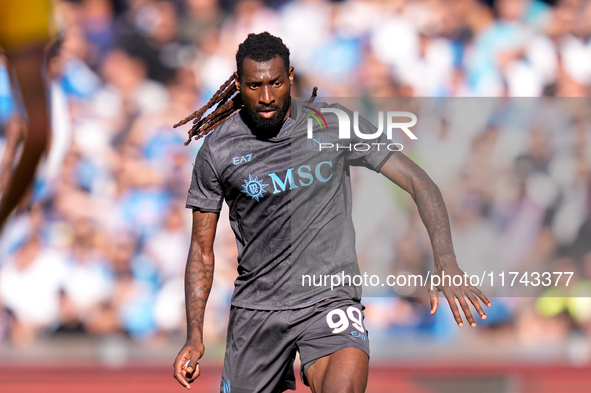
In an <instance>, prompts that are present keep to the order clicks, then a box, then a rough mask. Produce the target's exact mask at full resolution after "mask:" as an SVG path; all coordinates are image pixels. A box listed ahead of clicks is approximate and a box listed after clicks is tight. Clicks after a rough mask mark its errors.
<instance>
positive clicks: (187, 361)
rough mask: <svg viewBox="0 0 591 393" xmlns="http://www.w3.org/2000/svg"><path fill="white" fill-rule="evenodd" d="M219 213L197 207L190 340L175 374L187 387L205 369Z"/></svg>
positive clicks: (188, 278)
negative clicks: (206, 327)
mask: <svg viewBox="0 0 591 393" xmlns="http://www.w3.org/2000/svg"><path fill="white" fill-rule="evenodd" d="M218 218H219V214H218V213H208V212H200V211H198V210H193V229H192V231H191V246H190V247H189V256H188V257H187V266H186V269H185V304H186V310H187V341H186V343H185V345H184V346H183V348H182V349H181V350H180V352H179V354H178V355H177V357H176V359H175V361H174V365H173V366H174V377H175V378H176V380H177V381H179V383H180V384H181V385H183V386H184V387H186V388H187V389H191V386H190V385H189V384H190V383H191V382H193V381H194V380H195V379H197V377H198V376H199V374H200V373H201V370H200V368H199V363H198V361H199V359H200V358H201V357H202V356H203V353H204V352H205V346H204V345H203V317H204V315H205V305H206V304H207V298H208V297H209V292H210V290H211V284H212V282H213V268H214V255H213V240H214V238H215V231H216V227H217V222H218Z"/></svg>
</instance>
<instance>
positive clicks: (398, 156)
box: [380, 152, 490, 327]
mask: <svg viewBox="0 0 591 393" xmlns="http://www.w3.org/2000/svg"><path fill="white" fill-rule="evenodd" d="M380 172H381V173H382V174H383V175H384V176H386V177H387V178H388V179H390V180H391V181H393V182H394V183H396V184H397V185H398V186H400V187H401V188H402V189H404V190H405V191H406V192H408V193H409V194H410V195H411V196H412V198H413V199H414V201H415V203H416V205H417V208H418V211H419V215H420V216H421V219H422V220H423V223H424V224H425V227H426V228H427V232H428V233H429V238H430V239H431V246H432V248H433V256H434V265H435V266H434V273H433V275H437V276H441V274H442V273H443V272H445V275H449V276H451V277H454V276H456V275H458V276H462V277H463V276H464V272H463V271H462V270H461V269H460V268H459V266H458V263H457V261H456V256H455V253H454V250H453V243H452V240H451V230H450V226H449V218H448V216H447V209H446V208H445V203H444V202H443V197H442V196H441V192H440V191H439V188H438V187H437V185H435V183H434V182H433V180H431V178H430V177H429V176H428V175H427V174H426V173H425V171H424V170H423V169H421V168H420V167H419V166H418V165H417V164H415V163H414V162H413V161H412V160H411V159H409V158H408V157H406V156H405V155H404V154H403V153H402V152H396V153H394V154H393V155H392V156H391V157H390V158H389V159H388V161H387V162H386V163H385V164H384V166H383V167H382V168H381V170H380ZM442 281H445V280H442ZM463 281H464V280H463ZM444 284H449V283H445V282H444V283H442V285H439V286H434V287H430V288H429V297H430V300H431V315H433V314H435V312H436V311H437V308H438V306H439V297H438V296H439V291H441V292H443V295H444V296H445V298H446V299H447V301H448V303H449V306H450V308H451V311H452V313H453V315H454V318H455V320H456V322H457V324H458V326H460V327H462V326H463V322H462V316H461V315H460V310H459V308H458V305H457V302H459V304H460V306H461V308H462V310H463V312H464V314H465V316H466V319H467V320H468V323H469V324H470V326H472V327H474V326H476V322H475V321H474V317H473V316H472V313H471V311H470V306H469V305H468V302H467V301H466V298H468V300H469V301H470V302H471V303H472V305H473V306H474V308H475V309H476V311H478V314H480V317H481V318H482V319H486V314H485V313H484V310H483V309H482V307H481V305H480V302H479V301H478V299H480V300H481V301H482V302H483V303H484V304H486V305H487V306H488V307H490V301H489V300H488V298H487V297H486V296H485V295H484V294H483V293H482V292H481V291H480V290H479V289H478V288H476V287H474V286H472V285H470V283H469V282H468V283H467V284H468V285H465V284H466V283H465V282H462V285H459V286H455V285H444ZM456 300H457V302H456Z"/></svg>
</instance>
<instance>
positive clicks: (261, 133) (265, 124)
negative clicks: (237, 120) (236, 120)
mask: <svg viewBox="0 0 591 393" xmlns="http://www.w3.org/2000/svg"><path fill="white" fill-rule="evenodd" d="M290 105H291V97H290V96H287V98H286V100H285V103H284V104H283V106H282V107H281V108H280V107H279V106H277V105H275V104H271V105H259V106H257V107H256V108H254V109H253V108H251V107H249V106H247V105H244V107H243V108H242V110H241V111H240V116H242V120H243V121H244V123H246V125H247V126H248V127H249V128H250V130H251V131H252V133H253V134H254V135H255V136H256V137H257V138H260V139H269V138H273V137H275V136H277V134H279V131H281V126H283V120H284V118H285V114H286V113H287V110H288V109H289V106H290ZM269 110H274V111H276V112H275V115H274V116H273V117H271V118H270V119H265V118H264V117H261V116H260V115H259V112H261V111H269Z"/></svg>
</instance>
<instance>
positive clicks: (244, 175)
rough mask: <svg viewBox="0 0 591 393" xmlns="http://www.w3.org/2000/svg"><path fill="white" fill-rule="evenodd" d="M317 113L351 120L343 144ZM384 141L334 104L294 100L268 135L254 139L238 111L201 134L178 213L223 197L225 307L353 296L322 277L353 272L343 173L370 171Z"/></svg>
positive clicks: (211, 205) (356, 294) (289, 305)
mask: <svg viewBox="0 0 591 393" xmlns="http://www.w3.org/2000/svg"><path fill="white" fill-rule="evenodd" d="M323 108H325V110H324V112H323V111H322V110H323ZM326 109H333V110H334V109H336V110H339V111H340V114H341V115H346V116H347V117H348V118H349V119H350V121H349V122H348V123H349V124H348V126H349V127H350V128H351V129H349V130H348V131H349V134H350V139H342V138H341V139H339V126H343V125H342V124H341V123H340V122H339V116H337V115H336V114H335V113H330V112H327V110H326ZM341 117H342V116H341ZM354 120H355V121H356V122H355V123H354ZM344 124H345V125H347V124H346V122H345V123H344ZM354 124H356V125H357V128H358V130H360V131H361V132H363V134H365V135H369V134H374V135H378V134H379V135H378V136H375V137H373V139H361V138H360V137H358V136H357V134H356V133H355V132H354V129H353V128H354ZM309 128H311V134H312V138H309V137H308V130H309ZM330 145H333V146H332V147H330ZM391 145H392V142H391V141H390V140H388V139H387V138H386V136H385V135H383V134H380V133H376V127H375V126H373V125H372V124H371V123H370V122H369V121H367V120H365V119H364V118H362V117H359V118H357V117H355V118H354V115H353V113H352V112H351V111H349V110H348V109H346V108H344V107H342V106H340V105H338V104H333V105H327V104H325V103H310V104H304V103H301V102H298V101H295V100H292V104H291V114H290V117H289V118H288V119H287V120H286V121H285V122H284V124H283V126H282V128H281V130H280V132H279V133H278V135H277V136H276V137H273V138H271V139H267V140H262V139H258V138H257V137H256V136H255V135H254V134H253V133H252V132H251V131H250V129H249V128H248V126H247V125H246V124H245V123H244V122H243V121H242V118H241V116H240V115H234V116H233V117H232V118H230V119H228V120H227V121H226V122H225V123H224V124H223V125H222V126H220V127H219V128H218V129H216V130H215V131H214V132H212V133H210V134H209V135H208V136H207V137H205V139H204V142H203V145H202V147H201V149H200V150H199V152H198V154H197V157H196V160H195V166H194V170H193V177H192V181H191V186H190V189H189V194H188V198H187V207H188V208H192V209H198V210H200V211H204V212H219V211H220V209H221V207H222V203H223V201H224V200H225V201H226V203H227V205H228V207H229V217H230V225H231V227H232V230H233V231H234V234H235V236H236V243H237V246H238V277H237V279H236V281H235V288H234V293H233V296H232V304H233V305H235V306H238V307H245V308H251V309H262V310H277V309H294V308H299V307H305V306H309V305H311V304H315V303H317V302H318V301H319V300H320V299H325V298H348V299H351V298H352V299H360V298H361V288H360V287H358V286H355V285H353V284H352V283H351V285H349V283H348V282H347V283H346V284H347V285H344V286H339V287H336V288H332V289H331V288H330V281H328V282H326V280H325V279H323V278H324V277H327V276H329V275H349V276H353V275H356V274H359V266H358V263H357V256H356V252H355V232H354V228H353V222H352V219H351V204H352V201H351V181H350V171H349V168H350V166H352V165H355V166H365V167H367V168H370V169H373V170H375V171H379V170H380V168H381V167H382V165H383V164H384V163H385V162H386V161H387V160H388V158H389V157H390V155H391V154H392V153H393V152H392V150H393V149H392V150H390V149H389V148H387V146H391ZM337 147H338V148H337ZM368 147H369V149H368Z"/></svg>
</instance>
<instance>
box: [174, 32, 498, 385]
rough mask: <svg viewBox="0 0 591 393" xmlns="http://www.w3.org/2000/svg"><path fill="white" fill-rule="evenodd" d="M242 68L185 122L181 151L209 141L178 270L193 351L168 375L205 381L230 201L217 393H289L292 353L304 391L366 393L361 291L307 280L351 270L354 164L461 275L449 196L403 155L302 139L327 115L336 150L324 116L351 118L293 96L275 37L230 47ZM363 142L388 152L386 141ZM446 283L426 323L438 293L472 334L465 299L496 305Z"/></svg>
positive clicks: (440, 261)
mask: <svg viewBox="0 0 591 393" xmlns="http://www.w3.org/2000/svg"><path fill="white" fill-rule="evenodd" d="M236 63H237V71H236V72H235V73H234V75H233V76H232V77H231V78H230V79H229V80H228V81H227V82H226V83H224V85H222V86H221V88H220V90H219V91H218V92H217V93H216V94H215V95H214V97H212V99H211V100H210V101H209V102H208V103H207V105H205V106H204V107H203V108H201V109H199V110H198V111H196V112H195V113H193V114H192V115H191V116H189V117H187V118H186V119H184V120H183V121H181V122H180V123H179V125H180V124H184V123H186V122H188V121H190V120H193V121H194V126H193V128H192V129H191V131H190V132H189V140H188V141H187V143H189V142H190V141H191V139H193V138H200V137H202V136H204V135H206V134H208V133H210V132H211V131H212V130H215V131H214V132H211V133H210V134H209V135H208V136H207V137H206V138H205V139H204V142H203V146H202V147H201V149H200V150H199V153H198V154H197V158H196V161H195V167H194V171H193V178H192V182H191V187H190V189H189V195H188V198H187V207H189V208H191V209H193V228H192V238H191V246H190V249H189V256H188V260H187V267H186V272H185V297H186V307H187V341H186V343H185V345H184V346H183V348H182V349H181V351H180V352H179V354H178V356H177V358H176V360H175V362H174V376H175V378H176V379H177V380H178V381H179V382H180V383H181V384H182V385H183V386H185V387H186V388H188V389H190V385H189V384H190V383H191V382H193V381H194V380H195V379H196V378H197V377H198V376H199V374H200V368H199V363H198V361H199V359H200V358H201V356H202V355H203V352H204V350H205V347H204V345H203V317H204V310H205V304H206V302H207V298H208V295H209V291H210V289H211V285H212V279H213V269H214V255H213V241H214V237H215V231H216V224H217V221H218V215H219V212H220V209H221V206H222V202H223V200H224V199H225V200H226V203H227V204H228V207H229V209H230V214H229V216H230V224H231V226H232V229H233V231H234V234H235V235H236V242H237V245H238V278H237V279H236V282H235V289H234V293H233V295H232V305H231V310H230V321H229V325H228V335H227V343H226V356H225V359H224V367H223V374H222V383H221V388H220V390H221V392H223V393H230V392H231V393H246V392H249V393H251V392H257V393H261V392H264V393H275V392H283V391H285V390H288V389H295V377H294V370H293V362H294V360H295V357H296V353H299V355H300V359H301V364H302V367H301V377H302V381H303V382H304V383H305V384H307V385H308V386H310V388H311V390H312V392H314V393H331V392H338V393H343V392H363V391H365V387H366V384H367V377H368V360H369V344H368V339H367V331H366V329H365V326H364V325H363V306H362V305H361V304H360V298H361V290H360V288H359V287H358V286H355V285H352V284H351V282H349V283H345V282H343V284H342V285H340V286H336V287H334V288H331V287H330V284H331V283H330V282H329V283H325V284H324V285H323V286H315V285H314V286H308V287H306V286H304V284H303V283H302V282H301V281H302V278H303V277H304V276H306V275H308V276H309V275H316V276H322V277H326V276H327V275H336V274H341V273H342V274H343V276H354V275H358V274H359V266H358V263H357V257H356V254H355V246H354V243H355V239H354V231H353V224H352V220H351V184H350V177H349V170H348V168H349V166H351V165H356V166H365V167H368V168H370V169H373V170H375V171H378V172H381V173H382V174H384V175H385V176H386V177H387V178H389V179H390V180H392V181H393V182H394V183H396V184H398V185H399V186H400V187H402V188H403V189H404V190H406V191H408V192H409V193H410V194H411V196H412V197H413V199H414V200H415V202H416V204H417V207H418V210H419V213H420V215H421V218H422V220H423V222H424V223H425V226H426V228H427V231H428V232H429V235H430V238H431V242H432V247H433V253H434V260H435V271H434V274H440V273H441V272H442V271H445V273H446V274H449V275H452V276H453V275H460V276H463V272H462V270H460V268H459V267H458V265H457V263H456V260H455V255H454V252H453V246H452V241H451V234H450V229H449V221H448V218H447V213H446V209H445V205H444V203H443V199H442V197H441V194H440V192H439V190H438V188H437V186H435V184H434V183H433V182H432V181H431V179H430V178H429V177H428V176H427V175H426V174H425V172H424V171H422V170H421V169H420V168H419V167H418V166H417V165H416V164H414V163H413V162H412V161H411V160H409V159H408V158H407V157H406V156H404V155H403V154H402V153H401V152H396V153H393V152H392V151H390V150H388V149H380V150H377V151H375V150H374V151H372V152H371V153H370V152H360V151H355V150H352V151H349V150H346V149H341V150H338V149H337V150H336V151H335V150H328V149H318V148H317V146H316V145H314V144H313V143H309V142H310V140H309V139H308V138H307V129H308V118H309V115H308V113H317V114H318V113H327V115H326V116H324V117H323V118H324V122H325V124H324V125H325V126H326V128H325V129H324V131H323V133H322V135H323V138H325V140H326V142H327V143H330V142H334V143H336V141H337V140H338V135H336V134H335V133H333V132H332V131H331V130H337V129H338V125H339V123H338V120H339V119H338V116H334V115H331V114H330V113H328V112H330V111H331V110H332V113H335V114H337V113H340V112H339V111H345V113H349V114H350V111H348V110H347V109H346V108H344V107H342V106H340V105H327V104H325V103H312V102H309V103H302V102H298V101H296V100H291V96H290V90H291V85H292V83H293V77H294V69H293V67H290V65H289V50H288V49H287V47H286V46H285V45H284V44H283V42H282V40H281V39H280V38H277V37H274V36H272V35H270V34H269V33H266V32H265V33H261V34H256V35H255V34H250V35H249V36H248V38H247V39H246V40H245V41H244V42H243V43H242V44H241V45H240V46H239V48H238V52H237V54H236ZM236 92H238V93H237V94H235V93H236ZM313 95H315V92H314V93H313ZM214 107H215V108H216V109H215V110H213V111H212V112H211V113H210V114H209V115H205V114H206V112H207V111H208V110H209V109H210V108H214ZM321 110H324V111H323V112H321ZM237 111H238V113H237V114H236V112H237ZM358 124H359V129H361V130H362V131H363V132H364V133H365V134H366V135H367V134H369V133H370V132H371V133H374V135H377V134H379V133H376V128H375V127H374V126H373V125H372V124H371V123H369V122H368V121H367V120H365V119H361V118H360V119H359V122H358ZM351 138H352V140H351V142H359V141H360V139H359V138H357V137H356V136H352V137H351ZM355 138H357V140H355ZM364 141H365V142H369V143H381V144H382V146H385V145H387V144H388V143H389V140H388V139H387V138H386V137H385V136H384V135H380V136H377V137H376V138H375V139H374V140H368V141H366V140H364ZM343 281H345V280H343ZM327 284H328V285H327ZM448 284H449V285H448V286H445V285H441V286H439V287H433V288H431V289H430V290H429V295H430V299H431V313H432V314H434V313H435V311H436V310H437V307H438V295H439V291H440V290H441V291H442V292H443V293H444V295H445V297H446V298H447V300H448V302H449V305H450V308H451V310H452V313H453V315H454V317H455V319H456V322H457V323H458V325H459V326H462V325H463V322H462V317H461V315H460V310H459V307H458V305H457V303H459V304H460V306H461V308H462V310H463V312H464V314H465V316H466V319H467V320H468V322H469V323H470V325H471V326H475V325H476V323H475V322H474V318H473V316H472V314H471V312H470V308H469V306H468V301H467V300H466V298H468V300H469V301H470V302H471V303H472V304H473V306H474V307H475V309H476V310H477V311H478V313H479V314H480V316H481V318H486V316H485V314H484V311H483V310H482V307H481V305H480V303H479V300H478V299H479V298H480V300H481V301H482V302H484V303H485V304H487V305H490V304H489V301H488V299H487V298H486V297H485V296H484V295H483V294H482V293H481V292H480V291H479V290H478V289H477V288H475V287H472V286H471V285H460V286H452V285H451V283H448Z"/></svg>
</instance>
